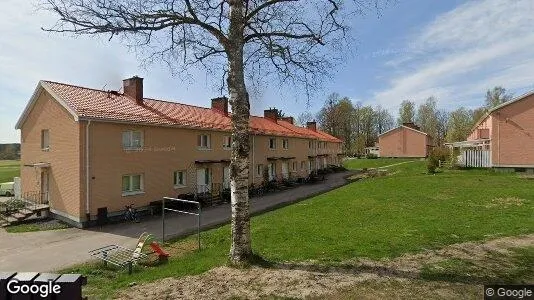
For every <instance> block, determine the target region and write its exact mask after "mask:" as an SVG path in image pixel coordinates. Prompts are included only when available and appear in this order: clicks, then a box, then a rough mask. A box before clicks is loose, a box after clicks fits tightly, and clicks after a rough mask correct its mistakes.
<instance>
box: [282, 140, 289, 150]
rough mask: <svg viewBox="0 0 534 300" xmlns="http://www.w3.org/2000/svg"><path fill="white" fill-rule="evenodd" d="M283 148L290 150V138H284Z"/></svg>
mask: <svg viewBox="0 0 534 300" xmlns="http://www.w3.org/2000/svg"><path fill="white" fill-rule="evenodd" d="M282 148H283V149H284V150H289V139H283V140H282Z"/></svg>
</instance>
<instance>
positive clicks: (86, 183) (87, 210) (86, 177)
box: [85, 120, 91, 221]
mask: <svg viewBox="0 0 534 300" xmlns="http://www.w3.org/2000/svg"><path fill="white" fill-rule="evenodd" d="M90 126H91V120H88V121H87V125H86V126H85V188H86V191H85V215H86V217H87V221H90V220H91V208H90V206H89V184H90V180H89V175H90V172H89V127H90Z"/></svg>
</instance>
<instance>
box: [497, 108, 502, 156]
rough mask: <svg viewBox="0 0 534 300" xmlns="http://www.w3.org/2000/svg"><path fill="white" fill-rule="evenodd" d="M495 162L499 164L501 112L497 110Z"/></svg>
mask: <svg viewBox="0 0 534 300" xmlns="http://www.w3.org/2000/svg"><path fill="white" fill-rule="evenodd" d="M497 115H498V116H499V117H498V118H497V164H498V165H500V164H501V114H500V113H499V112H497Z"/></svg>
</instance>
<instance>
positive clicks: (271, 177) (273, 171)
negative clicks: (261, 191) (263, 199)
mask: <svg viewBox="0 0 534 300" xmlns="http://www.w3.org/2000/svg"><path fill="white" fill-rule="evenodd" d="M275 176H276V166H275V164H274V163H270V164H269V180H274V178H275Z"/></svg>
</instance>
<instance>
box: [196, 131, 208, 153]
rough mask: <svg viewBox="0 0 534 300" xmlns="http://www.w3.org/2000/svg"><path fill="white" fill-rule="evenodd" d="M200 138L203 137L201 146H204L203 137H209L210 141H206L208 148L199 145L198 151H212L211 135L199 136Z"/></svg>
mask: <svg viewBox="0 0 534 300" xmlns="http://www.w3.org/2000/svg"><path fill="white" fill-rule="evenodd" d="M199 136H200V137H201V138H200V144H202V136H207V137H208V139H207V140H206V143H207V145H206V146H201V145H197V149H198V150H202V151H210V150H211V134H207V133H206V134H199Z"/></svg>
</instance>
